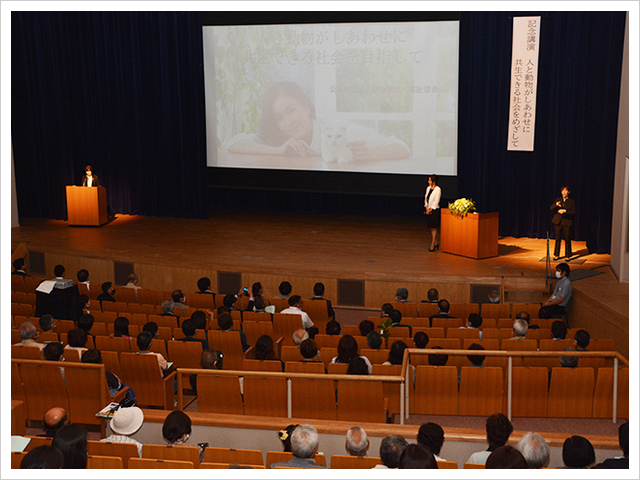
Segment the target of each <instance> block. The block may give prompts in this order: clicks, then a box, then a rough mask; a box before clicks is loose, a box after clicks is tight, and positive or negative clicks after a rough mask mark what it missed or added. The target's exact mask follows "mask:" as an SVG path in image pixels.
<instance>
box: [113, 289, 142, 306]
mask: <svg viewBox="0 0 640 480" xmlns="http://www.w3.org/2000/svg"><path fill="white" fill-rule="evenodd" d="M138 290H139V289H138V288H130V287H127V288H119V289H118V300H119V301H121V302H125V303H127V304H129V305H131V304H134V305H138V304H139V301H138ZM118 311H122V310H118Z"/></svg>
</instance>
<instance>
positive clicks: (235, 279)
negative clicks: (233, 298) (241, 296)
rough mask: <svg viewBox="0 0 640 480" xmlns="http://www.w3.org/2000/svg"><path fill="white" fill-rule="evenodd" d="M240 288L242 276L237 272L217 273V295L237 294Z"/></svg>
mask: <svg viewBox="0 0 640 480" xmlns="http://www.w3.org/2000/svg"><path fill="white" fill-rule="evenodd" d="M241 287H242V274H241V273H239V272H218V293H220V294H222V295H228V294H230V293H238V290H240V288H241Z"/></svg>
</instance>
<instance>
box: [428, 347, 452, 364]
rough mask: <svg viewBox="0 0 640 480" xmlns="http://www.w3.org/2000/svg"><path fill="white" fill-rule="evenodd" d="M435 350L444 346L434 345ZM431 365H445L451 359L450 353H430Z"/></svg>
mask: <svg viewBox="0 0 640 480" xmlns="http://www.w3.org/2000/svg"><path fill="white" fill-rule="evenodd" d="M433 350H442V347H433ZM427 359H428V361H429V365H432V366H434V367H444V366H445V365H446V364H447V362H448V361H449V355H447V354H446V353H430V354H429V355H428V356H427Z"/></svg>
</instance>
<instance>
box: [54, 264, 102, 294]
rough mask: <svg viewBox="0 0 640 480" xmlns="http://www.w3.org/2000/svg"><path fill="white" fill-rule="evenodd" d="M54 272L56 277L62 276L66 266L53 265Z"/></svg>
mask: <svg viewBox="0 0 640 480" xmlns="http://www.w3.org/2000/svg"><path fill="white" fill-rule="evenodd" d="M53 274H54V275H55V276H56V277H62V276H63V275H64V267H63V266H62V265H56V266H55V267H53ZM103 291H104V290H103Z"/></svg>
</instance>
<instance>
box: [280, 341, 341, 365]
mask: <svg viewBox="0 0 640 480" xmlns="http://www.w3.org/2000/svg"><path fill="white" fill-rule="evenodd" d="M280 359H281V360H282V361H283V362H285V364H286V363H287V362H300V361H302V360H304V357H303V356H302V355H301V354H300V349H299V348H298V347H292V346H286V345H283V346H282V349H281V351H280ZM329 360H331V359H329Z"/></svg>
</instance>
